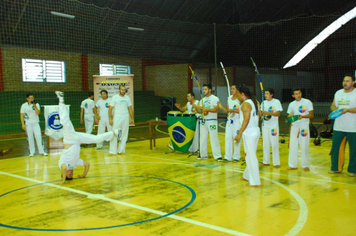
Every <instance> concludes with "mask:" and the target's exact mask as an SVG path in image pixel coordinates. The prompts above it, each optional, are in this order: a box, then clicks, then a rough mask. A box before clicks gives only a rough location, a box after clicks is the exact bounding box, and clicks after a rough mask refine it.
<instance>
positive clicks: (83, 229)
mask: <svg viewBox="0 0 356 236" xmlns="http://www.w3.org/2000/svg"><path fill="white" fill-rule="evenodd" d="M108 177H126V178H145V179H154V180H161V181H166V182H171V183H174V184H178V185H181V186H183V187H185V188H186V189H188V190H189V192H190V193H191V198H190V200H189V202H188V203H187V204H185V205H184V206H183V207H181V208H179V209H177V210H175V211H172V212H169V213H167V214H165V215H161V216H158V217H155V218H151V219H147V220H142V221H137V222H132V223H127V224H122V225H112V226H105V227H94V228H79V229H40V228H27V227H18V226H12V225H6V224H3V223H0V227H6V228H11V229H20V230H30V231H54V232H58V231H87V230H101V229H111V228H118V227H124V226H130V225H137V224H141V223H145V222H149V221H154V220H158V219H161V218H164V217H167V216H170V215H174V214H176V213H178V212H180V211H182V210H184V209H185V208H187V207H189V206H190V205H191V204H192V203H193V202H194V201H195V199H196V193H195V191H194V190H193V189H192V188H191V187H189V186H187V185H185V184H182V183H179V182H177V181H173V180H169V179H163V178H157V177H146V176H132V175H106V176H89V177H87V178H108ZM53 182H58V181H51V182H45V183H40V184H33V185H29V186H26V187H22V188H18V189H15V190H12V191H9V192H7V193H4V194H1V195H0V197H3V196H5V195H8V194H10V193H14V192H16V191H19V190H23V189H26V188H31V187H35V186H39V185H44V184H47V183H53ZM99 195H100V194H93V195H92V196H91V198H101V196H99Z"/></svg>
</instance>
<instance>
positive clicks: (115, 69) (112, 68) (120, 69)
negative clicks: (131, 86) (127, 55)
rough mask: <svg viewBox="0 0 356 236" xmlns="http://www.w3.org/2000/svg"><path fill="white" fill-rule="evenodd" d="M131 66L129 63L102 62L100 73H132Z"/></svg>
mask: <svg viewBox="0 0 356 236" xmlns="http://www.w3.org/2000/svg"><path fill="white" fill-rule="evenodd" d="M130 74H131V67H130V66H127V65H115V64H100V75H130Z"/></svg>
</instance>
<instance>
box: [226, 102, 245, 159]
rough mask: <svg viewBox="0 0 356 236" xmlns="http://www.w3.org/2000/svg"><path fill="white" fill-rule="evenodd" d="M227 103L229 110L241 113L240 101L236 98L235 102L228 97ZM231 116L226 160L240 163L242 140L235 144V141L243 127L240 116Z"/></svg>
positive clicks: (237, 114)
mask: <svg viewBox="0 0 356 236" xmlns="http://www.w3.org/2000/svg"><path fill="white" fill-rule="evenodd" d="M227 103H228V105H229V109H232V110H234V111H238V112H239V111H240V101H239V99H237V98H236V99H235V100H232V95H231V96H230V97H228V100H227ZM229 116H230V119H228V120H227V123H226V127H225V159H227V160H229V161H232V159H234V160H236V161H238V160H240V158H241V154H240V149H241V140H240V141H239V143H235V142H234V141H233V140H234V139H235V137H236V135H237V134H238V132H239V130H240V127H241V123H240V114H239V113H232V114H231V115H230V114H229ZM229 121H230V123H229ZM233 146H234V147H233ZM232 148H234V154H232Z"/></svg>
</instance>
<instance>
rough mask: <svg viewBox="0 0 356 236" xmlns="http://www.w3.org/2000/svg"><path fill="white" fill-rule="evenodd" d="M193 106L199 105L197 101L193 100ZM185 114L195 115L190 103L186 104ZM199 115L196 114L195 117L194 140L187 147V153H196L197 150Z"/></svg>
mask: <svg viewBox="0 0 356 236" xmlns="http://www.w3.org/2000/svg"><path fill="white" fill-rule="evenodd" d="M194 104H195V105H198V104H199V100H195V101H194ZM187 112H188V113H189V114H190V113H196V111H195V109H194V107H193V106H192V105H191V104H190V102H187ZM200 116H201V115H200V114H198V113H196V117H197V125H196V127H195V134H194V138H193V142H192V145H190V147H189V150H188V151H189V152H193V153H194V152H197V151H198V150H199V123H200V121H199V118H200Z"/></svg>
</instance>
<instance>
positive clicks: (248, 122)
mask: <svg viewBox="0 0 356 236" xmlns="http://www.w3.org/2000/svg"><path fill="white" fill-rule="evenodd" d="M237 90H238V91H237V98H238V99H239V100H240V102H241V108H240V122H241V128H240V130H239V133H238V134H237V135H236V137H235V141H236V143H238V142H240V140H241V137H243V143H244V149H245V159H246V169H245V171H244V173H243V178H244V179H245V180H247V181H249V184H248V185H249V186H252V187H258V186H261V179H260V173H259V167H258V159H257V155H256V152H257V144H258V140H259V138H260V128H259V127H258V120H259V109H258V102H257V100H256V97H255V96H253V95H252V94H251V92H250V90H249V89H248V88H247V87H244V86H242V87H239V88H238V89H237Z"/></svg>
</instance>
